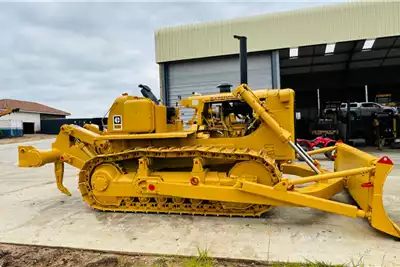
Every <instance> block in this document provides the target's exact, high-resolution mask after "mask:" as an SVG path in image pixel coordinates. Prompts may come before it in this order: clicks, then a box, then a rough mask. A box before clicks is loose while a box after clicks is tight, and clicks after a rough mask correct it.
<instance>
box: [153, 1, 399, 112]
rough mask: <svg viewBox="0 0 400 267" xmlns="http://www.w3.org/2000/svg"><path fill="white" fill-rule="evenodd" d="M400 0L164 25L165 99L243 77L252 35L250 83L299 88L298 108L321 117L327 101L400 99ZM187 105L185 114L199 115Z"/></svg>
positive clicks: (159, 39) (160, 57) (171, 101)
mask: <svg viewBox="0 0 400 267" xmlns="http://www.w3.org/2000/svg"><path fill="white" fill-rule="evenodd" d="M399 14H400V3H398V2H385V3H379V2H353V3H344V4H335V5H327V6H322V7H317V8H311V9H303V10H297V11H290V12H284V13H278V14H266V15H259V16H253V17H247V18H238V19H232V20H226V21H217V22H210V23H201V24H193V25H184V26H179V27H170V28H163V29H160V30H158V31H157V32H156V34H155V40H156V61H157V63H158V64H159V66H160V81H161V99H162V100H163V102H164V103H165V104H167V105H175V104H176V103H177V101H178V99H179V97H182V98H183V97H187V96H189V95H190V94H192V92H197V93H201V94H207V93H216V92H218V89H217V85H218V84H220V83H230V84H232V85H234V86H235V85H237V84H238V83H239V80H240V76H239V57H238V52H239V43H238V41H237V40H235V39H234V38H233V35H235V34H236V35H244V36H247V38H248V41H247V46H248V52H249V54H248V71H249V75H248V76H249V77H248V78H249V85H250V87H251V88H253V89H261V88H293V89H294V90H295V91H296V109H297V111H299V112H300V114H301V116H302V117H303V118H309V119H315V117H316V116H317V115H318V114H319V112H321V109H323V103H325V102H326V101H331V100H337V101H347V100H349V101H375V96H376V95H377V94H378V93H385V94H391V96H392V98H393V100H396V101H399V102H400V93H399V92H400V91H399V89H398V88H400V75H398V73H400V38H399V36H400V16H399ZM191 114H192V113H191V112H190V111H189V110H183V117H184V118H185V119H187V118H188V117H190V116H191Z"/></svg>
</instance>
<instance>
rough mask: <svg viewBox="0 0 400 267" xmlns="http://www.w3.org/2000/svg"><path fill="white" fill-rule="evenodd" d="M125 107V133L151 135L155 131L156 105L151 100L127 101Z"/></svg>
mask: <svg viewBox="0 0 400 267" xmlns="http://www.w3.org/2000/svg"><path fill="white" fill-rule="evenodd" d="M124 105H125V108H124V116H123V119H122V128H123V131H124V132H132V133H151V132H153V131H154V130H155V125H154V103H153V102H152V101H151V100H150V99H145V98H143V99H136V100H127V101H126V102H125V103H124Z"/></svg>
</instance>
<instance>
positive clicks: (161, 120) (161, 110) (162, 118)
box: [154, 105, 167, 133]
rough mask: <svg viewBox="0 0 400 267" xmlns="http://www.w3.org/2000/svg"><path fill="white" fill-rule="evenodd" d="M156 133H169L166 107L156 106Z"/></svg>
mask: <svg viewBox="0 0 400 267" xmlns="http://www.w3.org/2000/svg"><path fill="white" fill-rule="evenodd" d="M154 110H155V113H156V114H155V115H156V118H155V123H156V133H165V132H166V131H167V108H166V107H165V106H159V105H154Z"/></svg>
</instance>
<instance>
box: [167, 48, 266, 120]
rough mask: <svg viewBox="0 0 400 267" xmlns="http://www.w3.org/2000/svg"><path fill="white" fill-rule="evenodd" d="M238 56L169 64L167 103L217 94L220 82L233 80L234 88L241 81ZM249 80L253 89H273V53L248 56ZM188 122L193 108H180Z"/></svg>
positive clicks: (173, 103)
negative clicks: (199, 95)
mask: <svg viewBox="0 0 400 267" xmlns="http://www.w3.org/2000/svg"><path fill="white" fill-rule="evenodd" d="M239 68H240V67H239V57H237V56H236V57H223V58H209V59H202V60H192V61H184V62H176V63H169V64H168V87H169V90H168V93H167V95H168V96H167V97H168V105H170V106H175V105H176V103H177V102H178V96H181V97H182V98H185V97H188V96H190V95H192V92H196V93H200V94H203V95H205V94H215V93H218V88H217V85H218V84H220V83H230V84H232V85H233V88H234V87H235V86H237V85H238V84H239V82H240V72H239ZM248 81H249V86H250V88H252V89H265V88H272V70H271V56H270V54H266V53H263V54H251V55H249V56H248ZM181 115H182V119H183V120H184V121H185V122H186V121H188V120H189V119H191V118H192V116H193V110H192V109H182V110H181Z"/></svg>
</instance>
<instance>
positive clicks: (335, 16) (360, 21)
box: [155, 1, 400, 63]
mask: <svg viewBox="0 0 400 267" xmlns="http://www.w3.org/2000/svg"><path fill="white" fill-rule="evenodd" d="M399 14H400V2H396V1H390V2H389V1H385V2H383V1H382V2H379V1H376V2H375V1H374V2H349V3H341V4H334V5H326V6H320V7H314V8H308V9H300V10H295V11H289V12H282V13H275V14H265V15H258V16H252V17H246V18H237V19H231V20H224V21H215V22H208V23H200V24H191V25H183V26H178V27H169V28H163V29H159V30H158V31H156V33H155V42H156V61H157V63H162V62H171V61H178V60H187V59H194V58H205V57H212V56H222V55H232V54H238V51H239V43H238V41H237V40H235V39H233V35H234V34H237V35H245V36H247V37H248V41H247V43H248V44H247V46H248V51H249V52H256V51H265V50H275V49H282V48H289V47H299V46H307V45H316V44H328V43H336V42H345V41H353V40H362V39H371V38H379V37H389V36H396V35H400V16H399Z"/></svg>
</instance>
